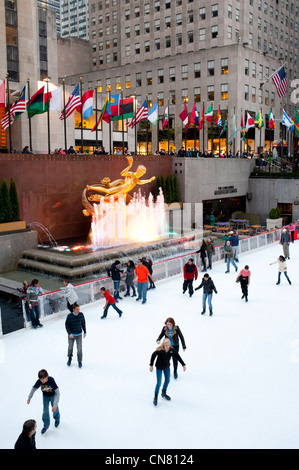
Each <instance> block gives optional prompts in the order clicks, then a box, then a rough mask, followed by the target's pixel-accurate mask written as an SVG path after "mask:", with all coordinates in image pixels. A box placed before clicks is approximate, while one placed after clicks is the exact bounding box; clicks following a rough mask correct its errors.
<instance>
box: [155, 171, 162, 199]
mask: <svg viewBox="0 0 299 470" xmlns="http://www.w3.org/2000/svg"><path fill="white" fill-rule="evenodd" d="M160 187H161V178H160V176H157V178H156V187H155V198H156V199H157V196H159V190H160Z"/></svg>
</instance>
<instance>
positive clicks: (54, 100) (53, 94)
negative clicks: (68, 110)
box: [46, 86, 63, 112]
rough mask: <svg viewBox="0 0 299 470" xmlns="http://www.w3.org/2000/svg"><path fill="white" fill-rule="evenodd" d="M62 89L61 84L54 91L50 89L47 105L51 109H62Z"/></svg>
mask: <svg viewBox="0 0 299 470" xmlns="http://www.w3.org/2000/svg"><path fill="white" fill-rule="evenodd" d="M62 90H63V87H62V86H60V87H58V88H56V89H55V90H53V91H49V96H48V97H47V99H46V106H49V111H60V112H61V111H62Z"/></svg>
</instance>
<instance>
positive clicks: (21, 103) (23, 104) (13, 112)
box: [1, 86, 27, 130]
mask: <svg viewBox="0 0 299 470" xmlns="http://www.w3.org/2000/svg"><path fill="white" fill-rule="evenodd" d="M26 110H27V101H26V86H25V87H24V88H23V90H22V92H21V95H20V97H19V98H18V99H17V100H16V101H15V102H14V103H13V104H12V105H11V107H10V110H9V113H8V112H7V113H6V114H5V116H4V118H3V119H2V120H1V126H2V127H3V129H4V130H5V129H7V128H8V126H9V114H10V124H13V122H14V121H16V120H17V119H18V117H19V116H20V114H22V113H25V111H26Z"/></svg>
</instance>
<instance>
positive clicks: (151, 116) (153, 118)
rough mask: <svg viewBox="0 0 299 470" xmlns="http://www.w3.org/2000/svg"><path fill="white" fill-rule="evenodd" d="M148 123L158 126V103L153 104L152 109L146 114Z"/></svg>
mask: <svg viewBox="0 0 299 470" xmlns="http://www.w3.org/2000/svg"><path fill="white" fill-rule="evenodd" d="M147 119H148V121H149V122H151V123H152V124H154V125H155V126H156V125H157V124H158V120H159V116H158V101H157V102H156V103H155V104H154V106H153V107H152V109H151V110H150V111H149V113H148V118H147Z"/></svg>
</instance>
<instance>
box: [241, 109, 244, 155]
mask: <svg viewBox="0 0 299 470" xmlns="http://www.w3.org/2000/svg"><path fill="white" fill-rule="evenodd" d="M242 120H243V109H242V108H241V124H242ZM243 126H244V121H243ZM242 130H243V129H242V125H241V130H240V157H242V153H243V149H242V147H243V144H242V142H243V135H242Z"/></svg>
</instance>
